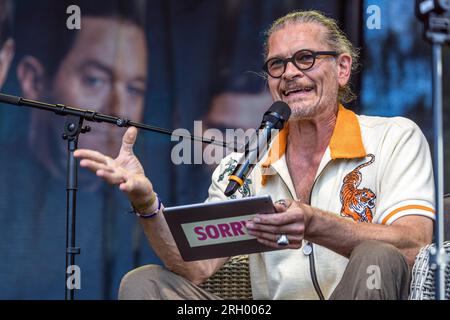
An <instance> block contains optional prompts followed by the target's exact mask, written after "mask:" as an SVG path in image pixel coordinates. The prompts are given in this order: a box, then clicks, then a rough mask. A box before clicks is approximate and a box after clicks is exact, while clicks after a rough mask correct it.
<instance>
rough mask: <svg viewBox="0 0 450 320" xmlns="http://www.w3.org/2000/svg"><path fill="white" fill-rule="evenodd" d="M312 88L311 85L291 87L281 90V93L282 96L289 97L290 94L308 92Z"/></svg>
mask: <svg viewBox="0 0 450 320" xmlns="http://www.w3.org/2000/svg"><path fill="white" fill-rule="evenodd" d="M313 90H314V88H313V87H302V88H293V89H288V90H283V91H282V93H283V96H285V97H289V96H290V95H292V94H296V93H309V92H311V91H313Z"/></svg>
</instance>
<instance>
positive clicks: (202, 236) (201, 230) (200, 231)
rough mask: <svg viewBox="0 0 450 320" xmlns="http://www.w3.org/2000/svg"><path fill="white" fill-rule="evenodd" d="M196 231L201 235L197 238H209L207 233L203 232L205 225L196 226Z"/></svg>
mask: <svg viewBox="0 0 450 320" xmlns="http://www.w3.org/2000/svg"><path fill="white" fill-rule="evenodd" d="M194 232H195V233H196V234H198V235H199V236H200V237H197V240H200V241H203V240H206V239H207V238H208V237H207V236H206V234H205V233H204V232H203V227H195V228H194Z"/></svg>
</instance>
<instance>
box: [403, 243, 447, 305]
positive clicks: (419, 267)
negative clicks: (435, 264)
mask: <svg viewBox="0 0 450 320" xmlns="http://www.w3.org/2000/svg"><path fill="white" fill-rule="evenodd" d="M444 248H445V252H446V253H447V255H450V241H445V242H444ZM433 250H436V245H435V244H434V243H433V244H429V245H427V246H425V247H423V248H422V249H421V250H420V252H419V254H418V255H417V257H416V261H415V262H414V267H413V270H412V280H411V292H410V295H409V299H410V300H435V296H434V290H435V287H434V278H435V270H433V269H430V266H429V261H430V253H431V252H432V251H433ZM445 298H446V299H447V300H450V264H448V265H447V267H446V268H445Z"/></svg>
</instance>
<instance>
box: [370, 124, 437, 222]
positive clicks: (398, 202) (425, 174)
mask: <svg viewBox="0 0 450 320" xmlns="http://www.w3.org/2000/svg"><path fill="white" fill-rule="evenodd" d="M384 139H385V140H386V142H385V144H386V145H388V147H386V148H383V149H384V150H382V152H381V153H382V155H383V156H382V159H381V164H380V171H379V172H380V173H379V177H380V178H379V181H378V190H379V192H378V196H379V198H378V199H377V206H378V208H377V212H376V215H375V217H374V222H375V223H379V224H384V225H390V224H392V223H393V222H394V221H396V220H398V219H399V218H401V217H404V216H408V215H419V216H425V217H429V218H431V219H435V210H434V208H435V190H434V177H433V167H432V161H431V155H430V149H429V146H428V143H427V141H426V139H425V137H424V135H423V133H422V131H421V130H420V129H419V127H418V126H417V125H416V124H415V123H413V122H412V121H410V120H407V119H405V118H396V120H395V122H394V125H393V126H392V127H391V128H389V129H388V130H387V132H386V135H385V137H384ZM392 141H394V142H392Z"/></svg>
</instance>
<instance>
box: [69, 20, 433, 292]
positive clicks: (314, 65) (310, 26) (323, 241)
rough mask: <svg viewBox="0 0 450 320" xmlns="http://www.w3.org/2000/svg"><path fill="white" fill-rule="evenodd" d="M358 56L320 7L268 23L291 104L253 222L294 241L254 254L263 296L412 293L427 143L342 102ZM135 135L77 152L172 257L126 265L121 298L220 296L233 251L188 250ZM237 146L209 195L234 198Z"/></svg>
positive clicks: (257, 229)
mask: <svg viewBox="0 0 450 320" xmlns="http://www.w3.org/2000/svg"><path fill="white" fill-rule="evenodd" d="M357 58H358V53H357V50H355V48H354V47H353V46H352V44H351V43H350V41H349V40H348V39H347V38H346V36H345V35H344V33H343V32H342V31H341V30H340V29H339V27H338V25H337V23H336V21H334V20H332V19H330V18H327V17H325V16H324V15H322V14H320V13H318V12H316V11H300V12H293V13H291V14H288V15H286V16H285V17H282V18H280V19H279V20H277V21H275V22H274V24H273V25H272V27H271V28H270V29H269V31H268V33H267V44H266V52H265V64H264V71H265V72H266V74H267V77H268V86H269V90H270V92H271V94H272V98H273V100H275V101H277V100H281V101H284V102H286V103H287V104H288V105H289V107H290V108H291V110H292V115H291V117H290V119H289V122H288V124H287V126H286V128H285V129H283V130H282V131H281V132H280V133H279V135H278V136H277V138H276V140H275V142H274V144H276V145H277V146H278V147H277V148H274V147H273V148H272V149H271V150H269V152H268V155H267V156H266V157H265V158H263V159H262V161H261V162H260V163H258V164H257V165H256V166H255V169H254V170H253V171H252V173H251V175H250V177H249V179H248V180H249V181H251V182H249V183H248V188H249V190H250V193H251V195H252V196H253V195H258V194H269V195H271V197H272V199H274V200H276V203H275V205H274V206H275V209H276V210H277V213H276V214H259V215H257V216H256V217H255V218H253V219H252V220H251V221H248V222H247V223H246V227H247V230H248V233H249V234H250V235H253V236H255V237H256V238H257V240H258V241H259V242H260V243H262V244H264V245H266V246H268V247H272V248H277V249H279V248H285V249H291V250H278V251H271V252H265V253H258V254H252V255H250V257H249V261H250V274H251V282H252V293H253V298H255V299H317V298H321V299H406V298H407V297H408V290H409V283H410V279H409V274H410V273H409V267H410V266H412V264H413V262H414V258H415V256H416V254H417V253H418V252H419V249H420V248H421V247H422V246H424V245H426V244H428V243H430V242H431V239H432V233H433V219H434V183H433V170H432V163H431V157H430V152H429V147H428V144H427V142H426V140H425V138H424V136H423V134H422V133H421V131H420V129H419V128H418V127H417V126H416V125H415V124H414V123H412V122H411V121H409V120H407V119H404V118H400V117H396V118H380V117H366V116H358V115H356V114H355V113H353V112H352V111H350V110H348V109H346V108H345V107H344V106H343V103H347V102H349V101H351V100H352V99H354V97H355V96H354V94H353V93H352V91H351V89H350V86H349V79H350V76H351V73H352V71H354V69H355V68H356V66H357ZM136 136H137V131H136V129H135V128H130V129H129V130H128V131H127V132H126V133H125V135H124V138H123V142H122V148H121V151H120V153H119V155H118V157H117V158H115V159H113V158H111V157H108V156H106V155H104V154H102V153H99V152H97V151H93V150H78V151H77V153H76V156H77V157H79V158H81V159H82V160H81V162H80V165H81V166H83V167H86V168H88V169H90V170H92V171H94V172H96V173H97V175H98V176H100V177H102V178H103V179H105V180H106V181H108V182H109V183H111V184H115V185H117V186H118V187H119V189H120V190H122V191H123V192H124V193H125V194H126V195H127V196H128V199H129V200H130V201H131V203H132V204H133V206H134V208H135V211H136V212H137V213H138V216H139V217H140V218H139V219H140V221H141V223H142V226H143V228H144V231H145V233H146V235H147V238H148V239H149V242H150V244H151V246H152V247H153V249H154V250H155V251H156V253H157V254H158V256H159V257H160V258H161V260H162V261H163V262H164V266H165V268H163V267H161V266H144V267H141V268H139V269H136V270H133V271H131V272H130V273H129V274H127V275H126V276H125V277H124V279H123V280H122V283H121V288H120V292H119V298H121V299H217V298H218V297H217V296H215V295H213V294H211V293H208V292H206V291H205V290H203V289H202V288H200V287H199V286H198V285H199V284H201V283H202V282H204V281H205V280H206V279H208V278H209V277H210V276H211V275H213V274H214V273H215V272H216V271H217V270H218V269H219V268H220V267H221V266H222V265H223V264H224V263H225V262H226V261H227V258H220V259H211V260H202V261H194V262H185V261H183V259H182V258H181V256H180V253H179V251H178V248H177V246H176V244H175V242H174V240H173V238H172V235H171V233H170V231H169V228H168V226H167V223H166V221H165V219H164V216H163V214H162V213H161V208H163V205H162V204H161V201H160V199H159V198H158V196H157V194H156V193H155V191H154V186H153V185H152V183H151V182H150V180H149V179H148V178H147V177H146V175H145V174H144V170H143V168H142V165H141V164H140V163H139V160H138V159H137V158H136V156H135V155H134V153H133V149H132V148H133V144H134V142H135V140H136ZM240 157H241V155H240V154H231V155H230V156H228V157H227V158H225V159H224V160H223V161H222V163H221V165H220V166H219V167H218V168H217V169H216V171H215V172H214V174H213V175H212V183H211V186H210V189H209V198H208V201H220V200H225V199H226V197H225V196H224V190H225V188H226V186H227V184H228V181H227V179H222V178H221V176H223V173H224V172H225V170H226V169H229V168H227V167H229V163H232V161H233V160H239V158H240ZM151 170H152V168H149V169H148V171H149V172H151ZM153 170H156V168H153ZM228 171H229V170H228ZM236 194H238V193H236ZM298 249H302V250H298Z"/></svg>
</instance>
